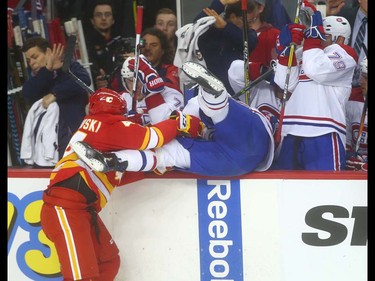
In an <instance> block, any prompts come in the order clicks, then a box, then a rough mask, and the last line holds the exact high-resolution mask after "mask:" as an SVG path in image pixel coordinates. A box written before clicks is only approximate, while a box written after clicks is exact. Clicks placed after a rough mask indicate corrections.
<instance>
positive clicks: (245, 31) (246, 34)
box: [241, 0, 250, 105]
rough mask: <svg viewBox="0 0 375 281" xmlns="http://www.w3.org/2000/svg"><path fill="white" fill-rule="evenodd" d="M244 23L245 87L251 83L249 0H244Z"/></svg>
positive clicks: (247, 91)
mask: <svg viewBox="0 0 375 281" xmlns="http://www.w3.org/2000/svg"><path fill="white" fill-rule="evenodd" d="M241 9H242V24H243V62H244V65H243V67H244V69H243V71H244V78H245V88H246V87H248V86H249V84H250V78H249V38H248V28H247V0H242V2H241ZM245 94H246V95H245V102H246V104H247V105H250V104H249V98H250V88H249V89H247V90H245Z"/></svg>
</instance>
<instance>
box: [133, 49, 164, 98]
mask: <svg viewBox="0 0 375 281" xmlns="http://www.w3.org/2000/svg"><path fill="white" fill-rule="evenodd" d="M134 60H135V59H134V58H133V59H130V60H129V65H128V67H129V69H130V70H132V71H134ZM138 77H139V79H140V80H141V81H142V84H143V85H144V87H143V89H142V90H143V94H144V95H147V94H149V93H160V92H161V91H163V90H164V81H163V79H162V78H161V77H160V76H159V74H158V73H157V72H156V70H155V69H154V68H153V67H152V65H151V63H150V62H149V61H148V60H147V59H146V57H145V56H144V55H140V56H139V65H138Z"/></svg>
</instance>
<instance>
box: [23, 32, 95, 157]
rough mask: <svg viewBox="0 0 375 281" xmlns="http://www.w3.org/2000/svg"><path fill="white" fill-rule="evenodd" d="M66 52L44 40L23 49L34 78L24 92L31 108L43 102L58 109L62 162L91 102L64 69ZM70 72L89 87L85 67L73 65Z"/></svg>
mask: <svg viewBox="0 0 375 281" xmlns="http://www.w3.org/2000/svg"><path fill="white" fill-rule="evenodd" d="M63 50H64V48H63V46H61V45H60V44H59V45H57V46H56V45H54V46H53V47H52V48H51V46H50V45H49V42H48V41H47V40H46V39H44V38H41V37H34V38H29V39H28V40H27V41H26V42H25V43H24V45H23V47H22V51H23V52H24V54H25V57H26V61H27V63H28V65H29V67H30V68H31V72H32V77H31V78H30V79H29V80H27V81H26V82H25V83H24V85H23V89H22V92H23V95H24V97H25V100H26V102H28V103H29V105H32V104H34V103H36V102H38V101H41V105H42V106H43V108H45V109H47V108H48V107H49V106H51V104H53V103H55V102H56V103H57V104H58V106H59V122H58V125H59V126H58V152H59V159H60V158H61V157H62V155H63V153H64V150H65V148H66V146H67V144H68V141H69V139H70V137H71V136H72V134H73V133H74V132H75V131H76V130H77V129H78V127H79V126H80V125H81V122H82V120H83V118H84V116H85V115H86V113H85V107H86V105H87V102H88V94H87V92H86V91H85V90H84V89H82V88H81V86H79V85H78V84H77V83H76V82H74V81H73V80H72V79H71V78H70V77H69V75H68V74H66V73H64V72H63V71H62V69H61V68H62V64H63V63H62V55H63ZM70 70H71V72H73V74H74V75H75V76H77V77H78V78H79V79H81V80H82V81H83V82H84V83H86V84H87V85H90V83H91V80H90V76H89V74H88V72H87V70H86V69H85V68H84V67H83V66H82V65H80V64H79V63H78V62H72V63H71V65H70ZM50 129H51V132H53V131H54V130H55V128H50Z"/></svg>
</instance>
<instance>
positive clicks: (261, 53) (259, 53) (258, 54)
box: [247, 0, 280, 66]
mask: <svg viewBox="0 0 375 281" xmlns="http://www.w3.org/2000/svg"><path fill="white" fill-rule="evenodd" d="M265 3H266V1H265V0H253V1H248V7H247V8H248V10H249V11H251V12H250V13H249V17H248V18H247V22H248V24H249V28H252V29H254V30H255V31H256V33H257V35H258V44H257V46H256V47H255V49H254V50H253V51H252V52H251V53H250V54H249V61H251V62H259V63H261V64H263V65H266V66H269V65H270V63H271V60H272V59H276V58H277V53H276V50H275V42H276V38H277V36H278V35H279V33H280V30H279V29H277V28H275V27H273V26H272V25H271V24H269V23H268V22H266V21H265V15H264V11H265Z"/></svg>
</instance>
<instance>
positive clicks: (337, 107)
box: [275, 44, 356, 145]
mask: <svg viewBox="0 0 375 281" xmlns="http://www.w3.org/2000/svg"><path fill="white" fill-rule="evenodd" d="M301 51H302V50H301V49H299V50H298V51H297V52H296V57H297V61H299V66H293V67H292V69H291V74H290V78H289V88H288V90H289V91H290V92H292V95H291V97H290V99H289V100H288V101H287V102H286V106H285V114H284V120H283V127H282V136H286V135H288V134H291V135H295V136H302V137H315V136H321V135H325V134H328V133H331V132H336V133H338V135H339V136H340V139H341V141H342V143H343V144H344V145H345V142H346V139H345V131H346V125H345V104H346V102H347V101H348V99H349V96H350V91H351V81H352V77H353V73H354V69H355V66H356V61H355V59H354V58H353V57H352V56H351V55H349V54H348V53H347V52H346V51H345V49H344V48H342V47H341V46H340V45H338V44H332V45H329V46H327V47H326V48H324V49H320V48H313V49H309V50H306V51H303V52H302V54H301ZM298 59H300V60H298ZM286 73H287V66H285V65H281V64H278V66H277V69H276V72H275V82H276V83H277V84H278V85H279V86H280V87H281V88H282V89H283V88H284V86H285V81H286V80H285V78H286ZM297 74H298V75H297Z"/></svg>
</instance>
